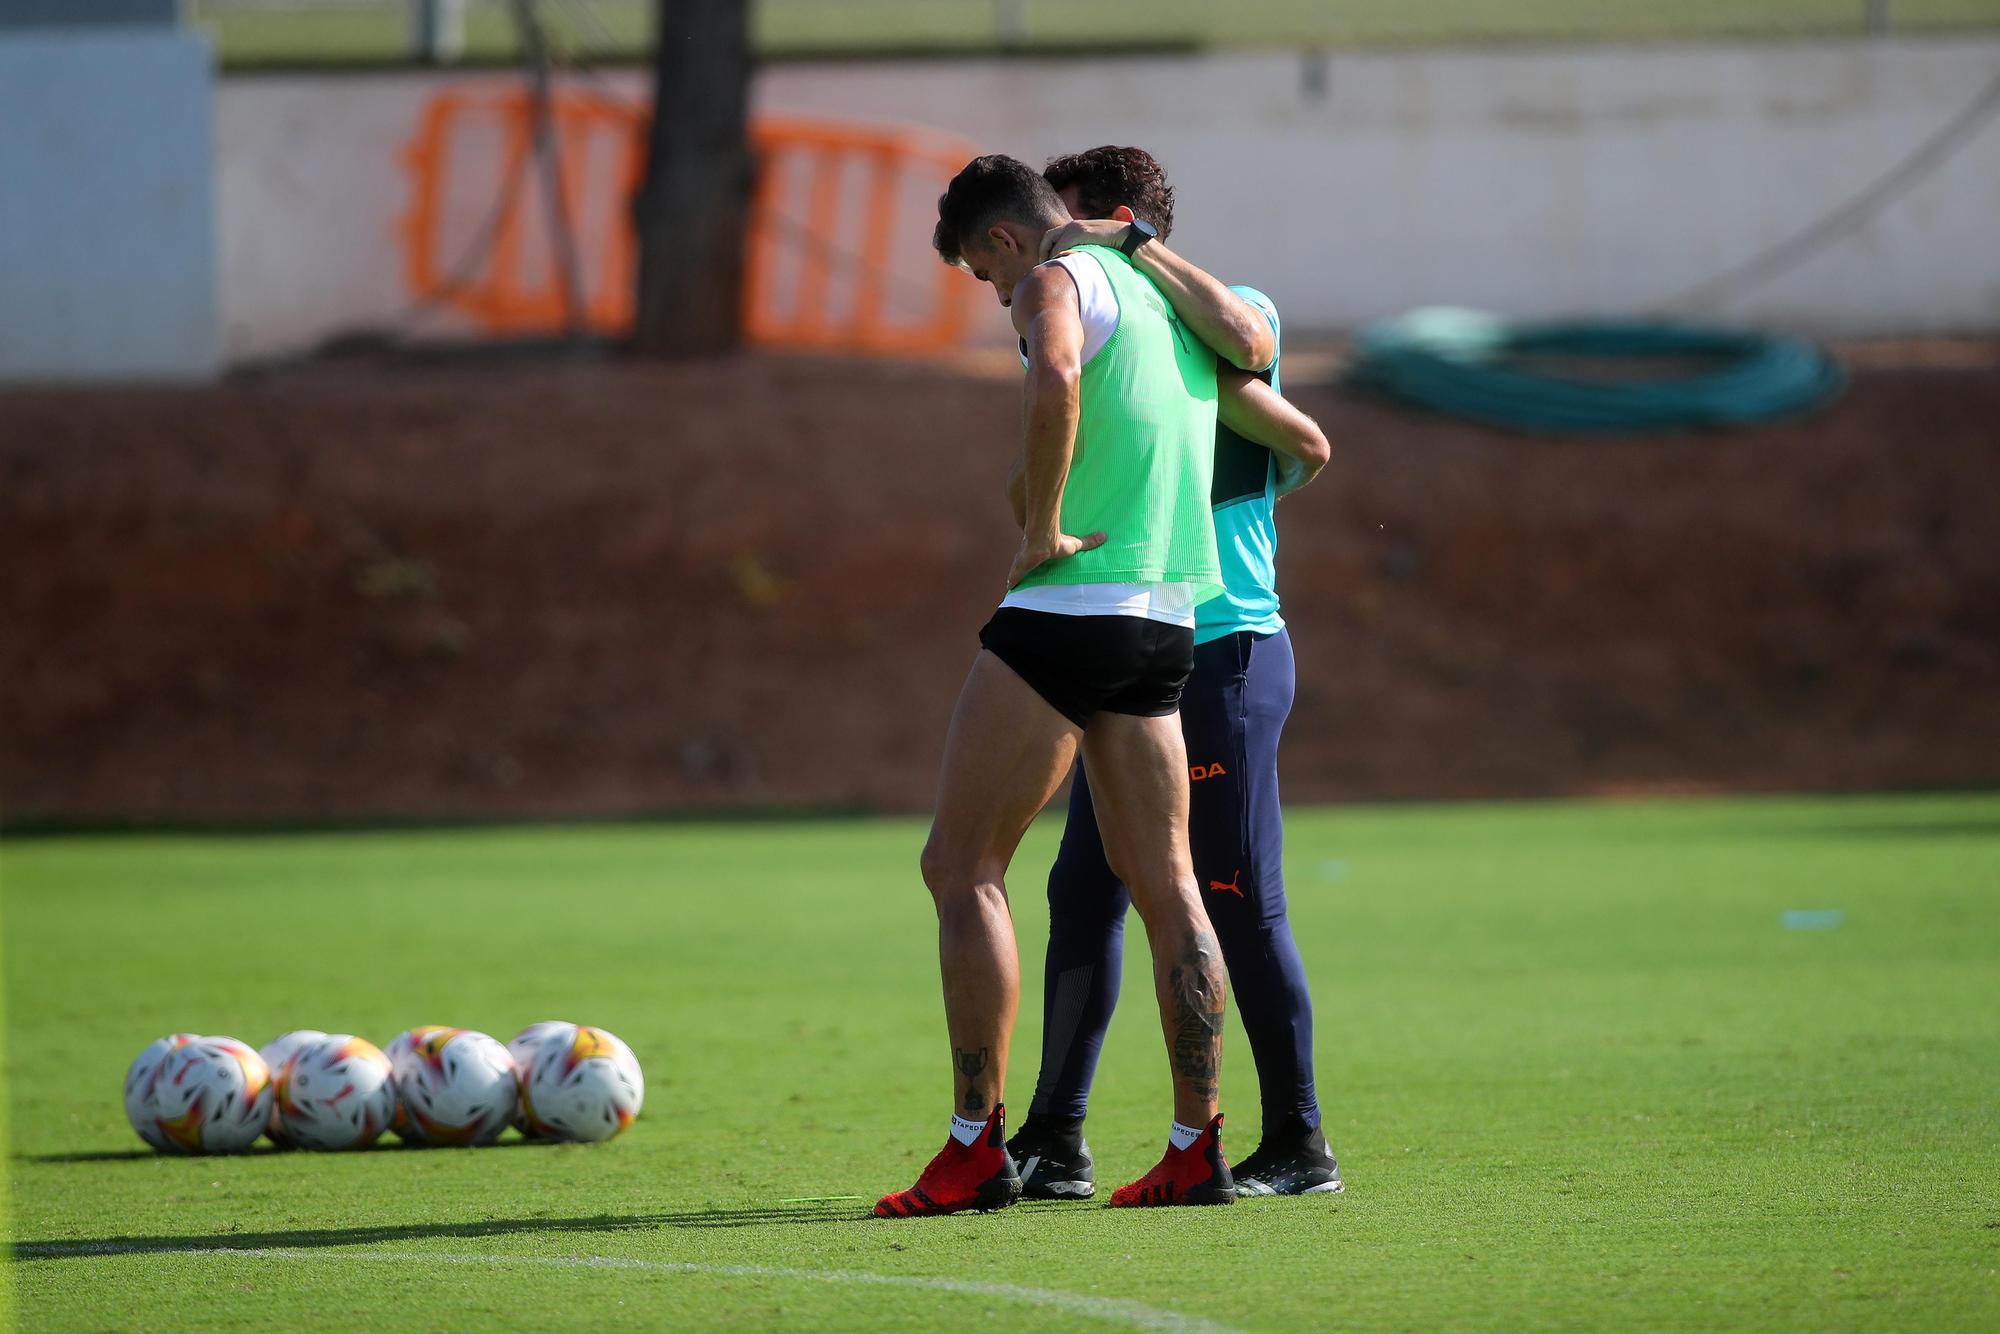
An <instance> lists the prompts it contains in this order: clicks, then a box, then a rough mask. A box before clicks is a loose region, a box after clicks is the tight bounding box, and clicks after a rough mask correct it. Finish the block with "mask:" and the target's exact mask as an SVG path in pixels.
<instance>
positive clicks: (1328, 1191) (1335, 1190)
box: [1236, 1181, 1347, 1200]
mask: <svg viewBox="0 0 2000 1334" xmlns="http://www.w3.org/2000/svg"><path fill="white" fill-rule="evenodd" d="M1346 1189H1347V1186H1346V1184H1345V1183H1343V1182H1340V1181H1322V1182H1320V1183H1319V1184H1318V1185H1317V1186H1307V1187H1306V1188H1305V1189H1304V1190H1273V1189H1271V1188H1270V1187H1269V1186H1267V1185H1265V1184H1264V1183H1263V1182H1261V1181H1239V1182H1237V1183H1236V1194H1237V1195H1238V1196H1239V1197H1241V1198H1243V1199H1246V1200H1261V1199H1266V1198H1273V1197H1276V1196H1279V1195H1339V1194H1341V1193H1343V1192H1344V1191H1345V1190H1346Z"/></svg>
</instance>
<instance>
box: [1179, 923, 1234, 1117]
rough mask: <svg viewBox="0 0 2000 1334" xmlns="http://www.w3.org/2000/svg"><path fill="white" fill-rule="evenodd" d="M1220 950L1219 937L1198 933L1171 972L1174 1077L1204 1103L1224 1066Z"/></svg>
mask: <svg viewBox="0 0 2000 1334" xmlns="http://www.w3.org/2000/svg"><path fill="white" fill-rule="evenodd" d="M1221 958H1222V951H1221V950H1220V949H1219V948H1217V946H1216V943H1215V937H1214V936H1212V935H1209V934H1207V933H1205V932H1198V933H1196V934H1195V935H1194V936H1193V937H1191V938H1190V939H1189V941H1188V943H1187V947H1186V948H1185V949H1184V950H1182V952H1181V957H1180V959H1179V960H1178V961H1177V962H1176V963H1175V964H1174V966H1173V968H1172V969H1171V970H1170V971H1169V972H1168V973H1167V982H1168V986H1169V989H1170V990H1171V991H1172V992H1173V1012H1172V1014H1171V1016H1170V1017H1169V1020H1168V1022H1169V1023H1170V1024H1171V1026H1172V1029H1173V1035H1174V1036H1173V1043H1172V1047H1173V1062H1174V1074H1175V1075H1177V1076H1179V1077H1180V1078H1182V1079H1185V1080H1187V1081H1188V1083H1189V1084H1190V1085H1191V1086H1192V1087H1191V1091H1192V1092H1193V1093H1194V1094H1195V1095H1196V1096H1198V1097H1200V1098H1203V1099H1212V1098H1214V1097H1215V1094H1216V1078H1217V1072H1218V1071H1219V1070H1220V1068H1221V1065H1222V1007H1223V1000H1222V996H1223V990H1222V988H1223V982H1222V963H1221Z"/></svg>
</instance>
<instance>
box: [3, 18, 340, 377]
mask: <svg viewBox="0 0 2000 1334" xmlns="http://www.w3.org/2000/svg"><path fill="white" fill-rule="evenodd" d="M209 63H210V62H209V52H208V46H207V43H206V42H205V41H204V40H203V39H202V38H200V37H198V36H195V35H193V34H188V33H175V32H172V31H168V30H149V29H139V28H130V29H111V28H101V29H100V28H92V29H85V30H75V31H67V32H56V31H52V30H51V31H42V30H27V29H22V30H10V31H5V32H0V379H64V378H77V377H105V378H111V377H118V378H149V379H150V378H190V377H201V376H206V375H209V374H212V373H213V372H214V370H215V367H216V359H217V339H216V274H215V189H214V175H213V168H212V160H211V156H210V145H209V131H210V119H211V114H212V112H211V108H212V96H211V94H212V84H211V78H210V73H209ZM370 206H371V207H372V206H373V205H372V203H371V205H370Z"/></svg>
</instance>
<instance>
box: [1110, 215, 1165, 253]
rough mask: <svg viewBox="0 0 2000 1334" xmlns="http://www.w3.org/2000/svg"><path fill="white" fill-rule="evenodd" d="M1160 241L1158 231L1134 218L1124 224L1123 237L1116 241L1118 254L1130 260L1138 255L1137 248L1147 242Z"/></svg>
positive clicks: (1142, 220) (1141, 220) (1147, 223)
mask: <svg viewBox="0 0 2000 1334" xmlns="http://www.w3.org/2000/svg"><path fill="white" fill-rule="evenodd" d="M1159 239H1160V229H1159V228H1158V227H1155V226H1154V225H1153V224H1152V223H1150V222H1147V221H1146V220H1145V219H1144V218H1134V219H1132V221H1130V222H1128V223H1126V224H1125V235H1124V236H1122V237H1120V238H1119V240H1118V253H1119V254H1121V255H1123V256H1125V258H1127V259H1130V258H1132V256H1134V255H1136V254H1138V253H1139V247H1140V246H1142V245H1144V244H1146V242H1148V241H1157V240H1159Z"/></svg>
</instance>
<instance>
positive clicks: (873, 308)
mask: <svg viewBox="0 0 2000 1334" xmlns="http://www.w3.org/2000/svg"><path fill="white" fill-rule="evenodd" d="M550 132H551V133H552V134H553V135H555V136H556V137H557V139H556V142H557V146H558V150H559V151H558V157H559V160H560V162H561V164H562V170H561V183H560V188H561V190H562V197H563V204H564V210H565V212H566V214H567V216H568V217H569V219H570V220H571V228H570V230H571V233H572V236H573V238H574V247H575V255H576V263H575V274H576V286H577V289H578V290H577V292H576V293H575V298H576V307H577V311H576V313H577V315H578V316H579V318H580V320H581V323H582V324H583V326H584V327H586V328H588V329H590V330H592V331H594V332H600V333H611V334H618V333H623V332H625V331H627V330H629V329H630V327H631V323H632V314H633V282H634V277H635V268H636V264H637V252H636V243H635V238H634V235H633V230H632V221H631V200H632V197H633V195H634V194H635V193H636V192H637V190H638V188H639V184H640V181H641V179H642V177H643V174H644V170H645V136H646V112H645V110H644V109H643V108H640V107H636V106H633V105H631V104H628V103H625V102H620V101H616V100H613V99H611V98H608V97H603V96H598V95H595V94H590V93H583V92H577V91H573V90H564V91H561V92H558V93H556V94H555V95H554V96H553V98H552V99H551V103H550ZM533 134H534V124H533V104H532V102H531V101H530V99H529V96H528V94H527V93H526V91H525V90H511V91H505V92H470V91H463V90H457V89H447V90H445V91H443V92H440V93H438V94H436V95H435V96H434V97H433V98H432V99H431V100H430V102H429V103H428V104H427V105H426V106H425V108H424V111H423V113H422V116H421V117H420V119H419V121H418V124H417V129H416V133H415V134H414V135H413V136H412V138H411V140H410V142H409V144H408V145H407V147H406V149H405V151H404V155H403V161H404V165H405V167H406V168H407V170H408V172H409V175H410V207H409V211H408V212H407V213H406V214H405V215H404V217H403V220H402V226H401V237H402V242H403V258H404V264H403V270H404V277H405V280H406V282H407V284H408V286H409V290H410V292H411V294H412V295H413V296H414V297H416V298H417V299H419V300H423V301H427V302H431V303H434V304H438V305H443V306H448V307H450V308H452V309H456V310H459V311H462V312H464V313H465V314H467V315H469V316H471V317H472V318H473V319H474V320H475V321H477V322H478V324H479V325H480V327H482V328H484V329H487V330H490V331H492V332H494V333H505V334H532V333H546V332H559V331H562V330H564V329H565V328H568V327H569V324H570V320H569V312H568V310H567V309H566V305H567V303H566V301H565V295H564V290H563V286H564V285H563V280H562V268H561V265H560V263H559V261H558V260H557V258H556V252H557V247H556V245H555V243H554V238H553V237H551V236H549V235H548V234H547V233H548V223H547V221H546V217H547V200H546V198H545V197H544V195H543V193H542V187H543V184H544V181H543V169H542V167H541V165H540V163H539V162H538V161H536V160H535V156H534V142H533ZM751 141H752V146H753V149H754V151H755V154H756V158H757V185H756V189H755V193H754V196H753V199H752V203H751V236H750V240H749V246H748V251H747V254H746V256H745V261H746V271H745V281H744V291H743V326H744V331H745V334H746V336H747V337H748V338H749V339H750V340H751V341H753V342H756V343H761V344H765V345H770V346H780V347H808V348H824V349H834V350H848V351H866V352H886V353H903V354H910V353H925V352H935V351H938V350H941V349H944V348H948V347H951V346H954V345H957V344H959V343H962V342H964V341H965V339H966V336H967V333H968V331H969V329H970V325H971V314H972V309H973V300H974V297H975V295H976V289H975V287H974V285H973V284H972V283H970V282H968V281H966V279H965V278H964V276H963V275H960V274H956V273H954V272H953V271H952V270H950V269H948V268H946V267H945V266H944V265H941V264H938V263H937V262H936V260H935V259H934V258H932V257H931V256H930V254H929V252H928V237H929V230H928V229H929V221H928V213H927V210H926V212H925V213H924V214H923V215H922V216H923V228H924V229H923V231H922V232H921V233H918V232H911V233H910V235H909V236H908V237H905V238H899V237H898V234H897V233H898V227H899V224H906V223H908V222H909V221H910V219H911V217H912V214H913V210H912V209H910V208H908V207H905V205H907V204H909V203H910V202H911V201H913V200H919V199H920V200H922V201H923V203H924V204H925V205H928V204H929V203H930V202H931V201H934V200H935V199H936V197H937V194H938V193H939V191H940V190H942V189H943V185H944V182H945V181H946V180H948V179H949V178H950V176H951V174H952V173H953V172H955V171H957V170H958V168H959V167H961V166H963V165H964V164H965V162H966V161H967V159H969V158H970V157H971V156H972V155H973V152H974V151H975V150H974V149H972V148H971V147H969V146H966V145H962V144H959V143H957V142H955V141H951V140H947V139H943V138H940V137H938V136H934V135H930V134H927V133H923V132H919V131H910V130H901V129H893V128H881V127H873V126H858V125H841V124H833V123H828V122H822V121H810V120H802V119H793V118H769V117H767V118H764V119H761V120H759V121H757V122H755V123H754V124H753V126H752V127H751ZM468 165H470V166H471V167H473V168H474V169H473V170H471V171H468V170H467V167H468ZM496 165H497V171H495V167H496ZM467 177H476V178H478V179H481V180H484V181H487V182H489V184H488V185H487V186H486V187H485V190H486V195H487V197H486V198H484V199H481V200H479V201H477V204H476V208H477V211H478V213H479V216H478V217H477V218H476V219H475V220H474V226H475V231H474V232H473V233H471V234H467V233H465V229H464V223H465V222H466V221H467V215H465V214H463V213H461V214H460V215H458V216H457V217H456V218H455V221H456V222H457V223H459V224H460V225H459V227H458V229H457V230H458V231H459V233H460V236H459V238H458V239H459V242H460V248H461V251H462V256H461V255H454V254H451V253H448V251H447V239H446V236H445V233H446V231H447V222H448V219H447V206H448V201H450V200H451V199H452V197H453V194H452V192H453V187H454V185H455V184H459V185H463V183H464V182H465V180H466V179H467ZM857 181H858V182H859V183H860V184H861V187H862V188H861V190H860V198H859V200H858V206H857V201H855V200H853V199H852V196H853V195H854V194H855V191H854V190H853V189H851V188H849V187H850V186H851V185H852V184H854V183H855V182H857ZM507 182H514V183H515V184H514V186H513V187H512V188H508V187H507V186H506V184H505V183H507ZM801 184H802V189H801V188H800V187H801ZM460 262H463V263H465V269H464V271H456V270H455V265H456V264H457V263H460ZM917 275H921V276H917Z"/></svg>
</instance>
